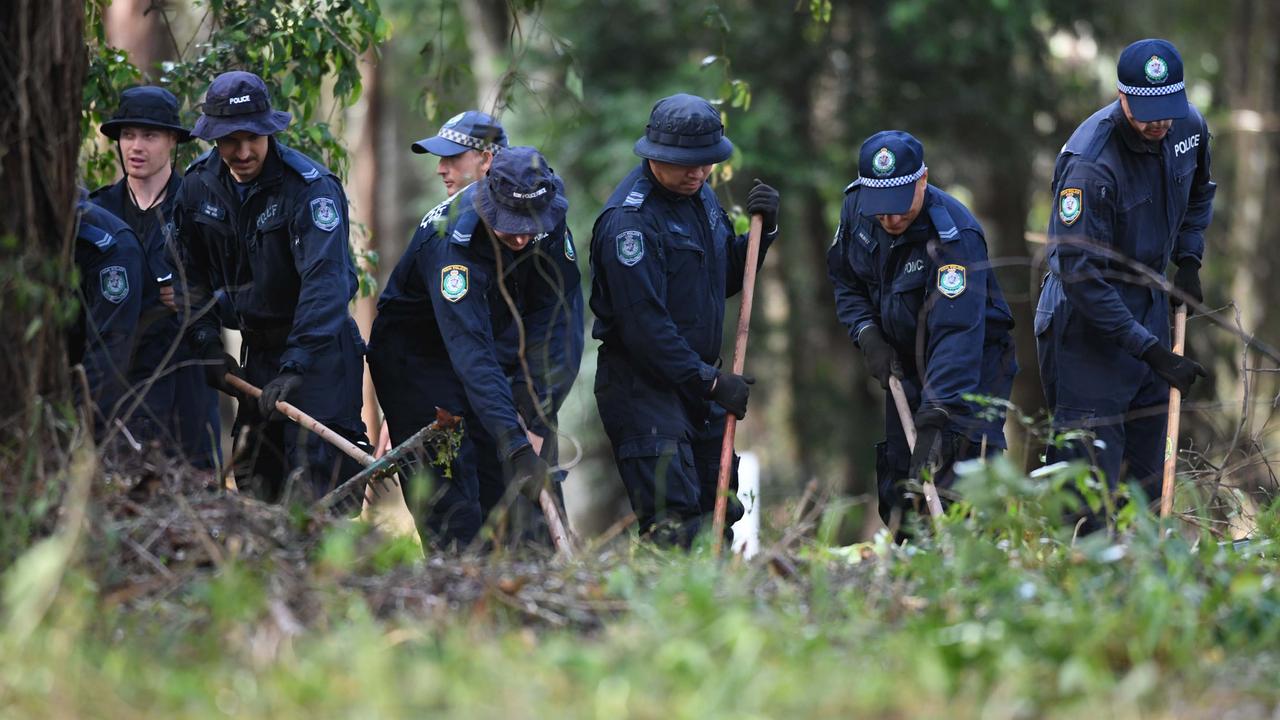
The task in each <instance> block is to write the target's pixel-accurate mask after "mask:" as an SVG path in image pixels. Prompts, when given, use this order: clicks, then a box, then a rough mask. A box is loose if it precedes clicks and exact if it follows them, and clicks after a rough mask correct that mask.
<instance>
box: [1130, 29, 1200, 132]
mask: <svg viewBox="0 0 1280 720" xmlns="http://www.w3.org/2000/svg"><path fill="white" fill-rule="evenodd" d="M1116 89H1117V90H1119V91H1120V92H1122V93H1124V96H1125V98H1126V99H1127V100H1128V101H1129V112H1130V113H1131V114H1132V115H1133V117H1134V119H1135V120H1137V121H1139V122H1152V121H1155V120H1177V119H1179V118H1184V117H1186V116H1187V84H1186V82H1185V81H1184V80H1183V77H1182V56H1181V55H1179V54H1178V49H1177V48H1175V47H1174V46H1173V43H1171V42H1169V41H1168V40H1160V39H1158V38H1148V39H1146V40H1139V41H1138V42H1136V43H1133V44H1132V45H1130V46H1129V47H1127V48H1125V49H1124V52H1122V53H1120V60H1119V61H1118V62H1117V63H1116Z"/></svg>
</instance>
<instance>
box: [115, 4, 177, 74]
mask: <svg viewBox="0 0 1280 720" xmlns="http://www.w3.org/2000/svg"><path fill="white" fill-rule="evenodd" d="M151 3H152V0H112V2H111V4H110V5H108V6H107V8H106V10H105V12H104V13H103V17H102V22H103V25H104V26H105V27H106V30H107V42H108V43H110V44H111V45H112V46H113V47H117V48H120V49H121V50H124V51H126V52H128V53H129V60H130V62H132V63H133V64H134V65H136V66H137V67H138V69H140V70H142V76H143V79H144V80H146V81H147V82H155V81H156V80H157V78H159V77H160V74H161V73H160V72H159V71H158V69H157V68H156V63H158V62H160V61H161V60H165V59H168V58H172V57H173V51H174V48H173V43H172V41H171V40H170V38H169V35H168V32H169V31H168V28H166V27H165V24H164V22H163V20H162V19H161V16H160V13H159V12H158V11H156V10H151V11H150V12H148V10H150V9H151Z"/></svg>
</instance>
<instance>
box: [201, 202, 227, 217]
mask: <svg viewBox="0 0 1280 720" xmlns="http://www.w3.org/2000/svg"><path fill="white" fill-rule="evenodd" d="M200 212H202V213H204V214H205V215H208V216H209V217H211V218H213V219H214V220H221V219H222V216H223V215H225V214H226V211H225V210H223V209H222V208H220V207H218V206H217V205H214V204H213V203H211V202H203V203H200Z"/></svg>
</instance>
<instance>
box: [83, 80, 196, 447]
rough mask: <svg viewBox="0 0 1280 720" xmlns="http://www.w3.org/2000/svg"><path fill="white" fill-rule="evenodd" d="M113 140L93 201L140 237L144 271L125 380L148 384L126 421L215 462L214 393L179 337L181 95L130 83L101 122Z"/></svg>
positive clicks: (144, 436) (140, 432)
mask: <svg viewBox="0 0 1280 720" xmlns="http://www.w3.org/2000/svg"><path fill="white" fill-rule="evenodd" d="M100 130H101V132H102V134H103V135H106V136H107V137H108V138H110V139H111V140H113V141H115V143H116V151H117V153H118V154H119V158H120V166H121V169H122V170H123V173H124V177H122V178H121V179H120V181H119V182H117V183H114V184H112V185H107V186H105V187H102V188H99V189H98V190H95V191H94V192H93V193H92V194H91V195H90V196H89V198H90V200H92V201H93V202H94V203H95V204H97V205H99V206H100V207H102V208H104V209H106V210H107V211H108V212H110V213H112V214H113V215H115V216H116V217H118V218H120V219H121V220H124V221H125V222H126V223H128V225H129V227H131V228H133V231H134V232H135V233H136V234H137V236H138V238H139V240H141V242H142V249H143V252H144V254H145V264H146V270H147V272H146V276H145V277H144V278H143V282H142V284H141V287H139V288H138V290H139V291H140V292H141V294H142V314H141V317H140V318H139V322H138V341H137V343H136V346H135V349H134V353H133V358H132V361H131V363H130V368H129V384H130V385H131V386H132V388H133V389H134V390H135V391H136V390H139V389H145V390H146V395H145V396H144V404H143V406H142V407H141V408H139V410H138V411H137V412H135V413H134V415H133V417H132V418H131V419H130V422H129V426H130V428H132V429H133V430H134V433H135V435H136V437H137V438H138V439H139V440H142V441H155V442H159V443H160V444H161V446H162V447H163V448H164V449H166V450H167V451H169V452H171V453H173V454H176V455H179V456H180V457H182V458H184V459H185V460H186V461H187V462H189V463H191V464H192V465H193V466H195V467H198V468H203V469H212V468H214V467H216V466H217V464H218V463H219V462H220V461H221V442H220V436H221V421H220V420H219V417H218V394H217V392H216V391H214V390H213V389H212V388H210V387H209V386H208V385H207V384H205V381H204V371H203V370H202V368H200V367H199V365H197V364H196V363H195V362H193V361H194V360H195V359H196V358H195V354H194V352H193V350H192V348H191V343H190V342H189V341H188V340H186V339H185V338H183V328H182V326H183V322H184V321H186V320H189V319H190V318H189V317H187V316H186V314H187V313H188V312H189V308H188V307H187V306H186V303H185V302H182V306H181V307H179V306H178V305H177V304H175V303H176V302H180V301H184V300H185V297H184V295H183V294H181V293H175V289H176V287H177V286H178V284H179V282H178V281H179V278H178V277H176V275H177V273H175V272H174V266H175V265H177V264H178V260H177V257H176V255H175V253H176V251H177V248H176V247H174V245H173V227H174V207H175V205H176V203H177V201H178V191H179V188H180V187H181V186H182V175H181V174H180V173H178V171H177V170H176V168H174V166H173V155H174V149H175V148H176V147H177V146H178V144H180V143H185V142H188V141H189V140H191V132H190V131H189V130H187V128H185V127H183V126H182V124H181V123H180V121H179V119H178V99H177V98H175V97H174V96H173V93H170V92H169V91H168V90H165V89H164V88H161V87H155V86H151V85H144V86H140V87H132V88H129V89H127V90H125V91H124V92H123V93H121V94H120V106H119V107H118V108H117V109H116V112H115V113H114V114H113V115H112V116H111V119H110V120H107V121H106V122H104V123H102V127H101V128H100Z"/></svg>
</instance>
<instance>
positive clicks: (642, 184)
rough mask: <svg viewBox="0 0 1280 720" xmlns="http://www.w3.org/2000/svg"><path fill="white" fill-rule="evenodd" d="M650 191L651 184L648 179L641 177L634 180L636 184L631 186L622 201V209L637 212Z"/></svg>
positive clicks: (651, 188)
mask: <svg viewBox="0 0 1280 720" xmlns="http://www.w3.org/2000/svg"><path fill="white" fill-rule="evenodd" d="M652 190H653V183H651V182H649V178H647V177H645V176H643V175H641V176H640V177H638V178H636V184H635V185H632V186H631V191H630V192H628V193H627V197H626V199H625V200H623V201H622V207H624V208H629V209H631V210H633V211H634V210H639V209H640V206H642V205H644V200H645V198H647V197H649V193H650V191H652Z"/></svg>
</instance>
